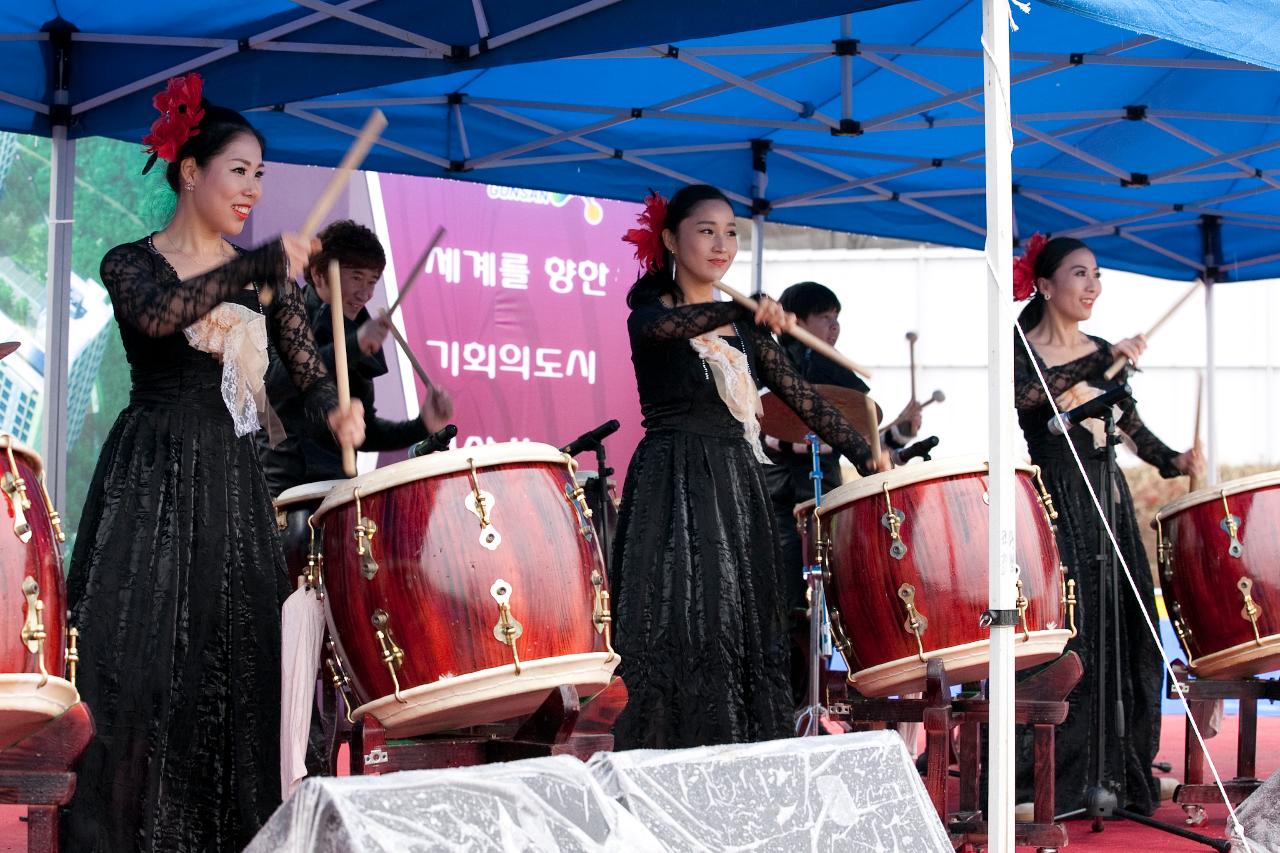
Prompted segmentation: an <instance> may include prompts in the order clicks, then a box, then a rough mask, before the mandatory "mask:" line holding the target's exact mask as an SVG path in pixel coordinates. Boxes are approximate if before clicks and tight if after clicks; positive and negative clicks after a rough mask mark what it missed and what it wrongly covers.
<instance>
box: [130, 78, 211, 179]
mask: <svg viewBox="0 0 1280 853" xmlns="http://www.w3.org/2000/svg"><path fill="white" fill-rule="evenodd" d="M203 90H204V81H203V80H201V79H200V75H199V74H197V73H195V72H194V71H192V72H191V73H190V74H187V75H185V76H182V77H170V78H169V84H168V85H167V86H165V88H164V91H161V92H156V94H155V97H154V98H152V99H151V105H152V106H154V107H155V108H156V109H157V110H159V111H160V117H159V118H158V119H156V120H155V121H154V122H152V123H151V132H150V133H148V134H147V135H146V136H144V137H142V144H143V145H146V146H148V147H147V149H146V150H147V153H148V154H150V155H151V159H150V160H148V161H147V166H146V168H144V169H143V170H142V174H144V175H145V174H146V173H147V172H148V171H150V170H151V167H152V166H153V165H155V162H156V158H157V157H159V158H161V159H162V160H164V161H165V162H166V163H172V162H174V161H175V160H177V159H178V150H179V149H180V148H182V146H183V143H185V142H186V141H187V140H188V139H190V138H191V137H193V136H195V135H196V134H198V133H199V132H200V128H199V124H200V120H201V119H203V118H204V110H203V109H202V108H201V106H200V101H201V98H202V93H203Z"/></svg>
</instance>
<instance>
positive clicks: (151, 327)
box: [101, 240, 285, 338]
mask: <svg viewBox="0 0 1280 853" xmlns="http://www.w3.org/2000/svg"><path fill="white" fill-rule="evenodd" d="M284 272H285V257H284V247H283V245H282V244H281V243H280V241H279V240H275V241H273V242H271V243H267V244H266V245H264V246H259V247H258V248H256V249H253V250H252V251H248V252H243V253H241V254H240V255H239V256H238V257H237V258H235V260H232V261H229V262H228V263H225V264H223V265H222V266H220V267H218V268H217V269H214V270H210V271H209V272H207V273H204V274H203V275H198V276H196V277H195V278H189V279H187V280H186V281H179V282H176V283H174V282H172V281H171V280H162V278H161V276H159V275H157V273H156V265H155V257H154V255H153V254H152V253H151V251H150V250H149V249H147V248H146V247H145V246H143V245H141V244H139V243H126V244H125V245H123V246H116V247H115V248H114V249H112V250H111V251H110V252H107V256H106V257H105V258H103V259H102V268H101V273H102V284H103V285H104V286H105V287H106V288H107V292H108V293H110V294H111V303H112V305H113V306H114V309H115V312H116V316H117V317H118V318H119V319H120V320H121V321H123V322H125V323H128V324H129V325H131V326H133V327H134V328H136V329H137V330H138V331H140V332H142V334H144V335H146V336H148V337H152V338H163V337H165V336H167V335H172V334H174V333H175V332H178V331H180V330H182V329H184V328H186V327H187V326H190V325H191V324H192V323H194V322H196V321H197V320H199V319H200V318H201V317H203V316H204V315H205V314H208V313H209V312H210V311H212V310H213V309H214V308H215V307H217V305H218V303H220V302H222V301H223V300H225V299H227V298H228V297H230V296H232V295H234V294H235V293H236V292H237V291H239V290H242V289H243V288H245V287H247V286H248V285H249V283H250V282H253V281H274V280H275V279H277V278H282V277H283V276H284Z"/></svg>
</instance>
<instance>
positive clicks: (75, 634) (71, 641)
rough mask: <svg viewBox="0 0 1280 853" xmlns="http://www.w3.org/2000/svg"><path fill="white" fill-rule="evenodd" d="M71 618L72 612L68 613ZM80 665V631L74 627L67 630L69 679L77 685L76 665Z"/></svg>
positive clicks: (73, 684)
mask: <svg viewBox="0 0 1280 853" xmlns="http://www.w3.org/2000/svg"><path fill="white" fill-rule="evenodd" d="M67 618H68V619H70V618H71V614H70V613H68V614H67ZM79 665H80V631H79V630H77V629H75V628H72V629H71V630H70V631H68V632H67V680H68V681H70V682H71V686H72V687H75V686H76V667H77V666H79Z"/></svg>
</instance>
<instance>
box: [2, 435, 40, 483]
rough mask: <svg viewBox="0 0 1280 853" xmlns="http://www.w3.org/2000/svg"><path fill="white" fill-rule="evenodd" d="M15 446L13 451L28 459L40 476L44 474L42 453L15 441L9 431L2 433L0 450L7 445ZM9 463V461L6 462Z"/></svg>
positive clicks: (28, 462)
mask: <svg viewBox="0 0 1280 853" xmlns="http://www.w3.org/2000/svg"><path fill="white" fill-rule="evenodd" d="M10 445H12V446H13V452H14V453H16V454H18V455H19V456H21V457H23V458H24V459H26V462H27V464H28V465H30V466H31V467H32V468H34V469H35V470H36V474H37V475H38V476H41V477H43V476H44V460H43V459H41V458H40V454H39V453H36V452H35V451H34V450H32V449H31V448H30V447H27V446H26V445H25V444H21V443H19V442H17V441H14V438H13V436H11V435H9V434H8V433H0V451H3V449H4V448H5V447H8V446H10ZM6 464H7V463H6Z"/></svg>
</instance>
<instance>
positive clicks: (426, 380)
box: [381, 309, 435, 394]
mask: <svg viewBox="0 0 1280 853" xmlns="http://www.w3.org/2000/svg"><path fill="white" fill-rule="evenodd" d="M381 313H382V318H383V319H384V320H386V321H387V327H388V329H389V330H390V331H391V337H393V338H395V339H396V343H397V344H399V345H400V351H401V352H403V353H404V357H405V358H406V359H408V360H409V366H410V367H412V368H413V372H414V373H416V374H418V378H419V379H421V380H422V384H423V385H425V386H426V389H427V393H428V394H430V393H431V391H432V389H433V388H435V386H434V385H433V384H432V383H431V377H430V376H428V375H427V371H426V369H425V368H424V367H423V366H422V362H420V361H418V357H417V356H416V355H414V353H413V350H411V349H409V342H408V341H406V340H405V339H404V335H402V334H400V330H399V329H397V328H396V327H395V326H394V325H392V323H391V317H390V316H389V315H388V314H387V311H386V309H383V311H382V312H381Z"/></svg>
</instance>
